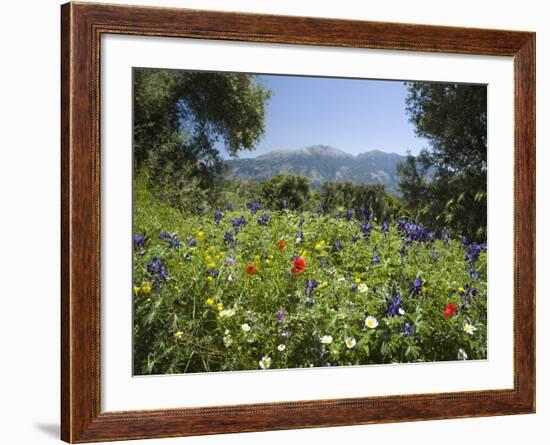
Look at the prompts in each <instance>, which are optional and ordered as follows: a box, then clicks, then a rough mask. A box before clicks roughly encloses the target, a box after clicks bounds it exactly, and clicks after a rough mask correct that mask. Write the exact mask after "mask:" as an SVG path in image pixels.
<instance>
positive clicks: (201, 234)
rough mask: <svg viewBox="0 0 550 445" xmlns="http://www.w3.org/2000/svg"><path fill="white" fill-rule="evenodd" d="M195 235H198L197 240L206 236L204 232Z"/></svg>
mask: <svg viewBox="0 0 550 445" xmlns="http://www.w3.org/2000/svg"><path fill="white" fill-rule="evenodd" d="M195 235H197V238H202V237H203V236H204V232H201V231H200V230H198V231H197V233H196V234H195Z"/></svg>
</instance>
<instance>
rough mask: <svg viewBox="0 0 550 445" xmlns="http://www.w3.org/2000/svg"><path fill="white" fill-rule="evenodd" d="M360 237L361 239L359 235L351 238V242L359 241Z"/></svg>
mask: <svg viewBox="0 0 550 445" xmlns="http://www.w3.org/2000/svg"><path fill="white" fill-rule="evenodd" d="M359 239H360V238H359V237H358V236H354V237H353V238H352V239H351V242H352V243H354V244H355V243H356V242H357V241H359Z"/></svg>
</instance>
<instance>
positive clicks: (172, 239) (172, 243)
mask: <svg viewBox="0 0 550 445" xmlns="http://www.w3.org/2000/svg"><path fill="white" fill-rule="evenodd" d="M168 243H169V244H170V247H173V248H175V249H179V247H180V240H179V238H178V237H177V236H176V235H172V237H170V238H169V239H168Z"/></svg>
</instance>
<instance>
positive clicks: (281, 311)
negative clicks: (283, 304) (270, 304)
mask: <svg viewBox="0 0 550 445" xmlns="http://www.w3.org/2000/svg"><path fill="white" fill-rule="evenodd" d="M285 317H286V312H285V310H284V309H283V308H280V309H279V310H278V311H277V312H275V318H276V319H277V321H278V322H279V323H284V321H285Z"/></svg>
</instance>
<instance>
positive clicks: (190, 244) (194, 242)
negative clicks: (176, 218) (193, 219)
mask: <svg viewBox="0 0 550 445" xmlns="http://www.w3.org/2000/svg"><path fill="white" fill-rule="evenodd" d="M187 245H188V246H189V247H195V246H196V245H197V242H196V241H195V240H194V239H193V238H187Z"/></svg>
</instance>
